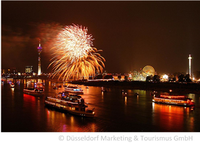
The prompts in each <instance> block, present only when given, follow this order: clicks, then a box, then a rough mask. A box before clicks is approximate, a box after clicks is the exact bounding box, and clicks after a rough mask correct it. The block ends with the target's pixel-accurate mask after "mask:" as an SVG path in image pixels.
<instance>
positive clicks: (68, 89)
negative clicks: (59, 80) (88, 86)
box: [65, 85, 83, 94]
mask: <svg viewBox="0 0 200 147" xmlns="http://www.w3.org/2000/svg"><path fill="white" fill-rule="evenodd" d="M65 92H68V93H74V94H83V90H82V89H81V88H80V87H78V86H77V85H67V86H66V87H65Z"/></svg>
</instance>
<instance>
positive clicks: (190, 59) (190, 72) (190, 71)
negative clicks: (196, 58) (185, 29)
mask: <svg viewBox="0 0 200 147" xmlns="http://www.w3.org/2000/svg"><path fill="white" fill-rule="evenodd" d="M188 60H189V75H190V78H191V77H192V68H191V67H192V56H191V54H189V57H188Z"/></svg>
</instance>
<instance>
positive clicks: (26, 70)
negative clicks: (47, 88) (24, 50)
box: [25, 66, 33, 74]
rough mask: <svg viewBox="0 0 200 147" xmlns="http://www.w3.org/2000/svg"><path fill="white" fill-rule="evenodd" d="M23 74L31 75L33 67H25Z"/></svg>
mask: <svg viewBox="0 0 200 147" xmlns="http://www.w3.org/2000/svg"><path fill="white" fill-rule="evenodd" d="M25 73H26V74H32V73H33V66H26V67H25Z"/></svg>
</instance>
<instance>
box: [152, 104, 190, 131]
mask: <svg viewBox="0 0 200 147" xmlns="http://www.w3.org/2000/svg"><path fill="white" fill-rule="evenodd" d="M152 111H153V112H152V117H153V124H154V125H158V126H159V127H160V128H162V129H163V130H166V131H169V130H170V131H183V130H184V127H185V125H189V126H193V125H194V124H193V123H194V121H192V120H193V117H189V114H190V112H192V111H191V109H190V107H181V106H174V105H165V104H156V103H152ZM187 118H189V119H190V120H191V121H188V122H187V123H189V124H184V123H185V122H184V120H185V119H187ZM185 129H187V128H185Z"/></svg>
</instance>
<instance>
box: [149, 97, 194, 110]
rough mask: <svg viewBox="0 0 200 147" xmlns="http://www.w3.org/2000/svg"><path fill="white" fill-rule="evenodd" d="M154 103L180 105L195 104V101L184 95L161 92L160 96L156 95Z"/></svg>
mask: <svg viewBox="0 0 200 147" xmlns="http://www.w3.org/2000/svg"><path fill="white" fill-rule="evenodd" d="M152 101H153V102H154V103H161V104H169V105H178V106H189V107H190V106H194V105H195V104H194V101H193V100H192V99H191V98H188V97H187V96H184V95H165V94H161V95H159V96H154V98H153V100H152Z"/></svg>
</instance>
